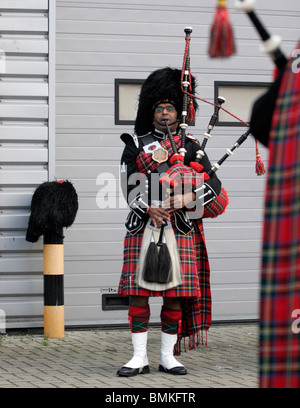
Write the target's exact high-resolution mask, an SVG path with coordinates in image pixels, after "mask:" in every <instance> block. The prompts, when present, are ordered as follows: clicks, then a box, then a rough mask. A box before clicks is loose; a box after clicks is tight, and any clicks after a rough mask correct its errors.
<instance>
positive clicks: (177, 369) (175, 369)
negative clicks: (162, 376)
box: [158, 364, 187, 375]
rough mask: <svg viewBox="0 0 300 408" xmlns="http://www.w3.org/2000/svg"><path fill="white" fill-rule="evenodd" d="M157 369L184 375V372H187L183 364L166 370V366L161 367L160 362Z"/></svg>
mask: <svg viewBox="0 0 300 408" xmlns="http://www.w3.org/2000/svg"><path fill="white" fill-rule="evenodd" d="M158 370H159V371H163V372H165V373H168V374H173V375H185V374H187V371H186V369H185V368H184V367H183V366H178V367H173V368H170V369H169V370H168V369H167V368H165V367H163V366H162V365H161V364H160V365H159V367H158Z"/></svg>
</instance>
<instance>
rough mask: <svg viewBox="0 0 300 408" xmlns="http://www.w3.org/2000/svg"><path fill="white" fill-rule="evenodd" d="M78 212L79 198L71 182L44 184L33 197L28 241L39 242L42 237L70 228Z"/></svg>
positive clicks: (49, 182) (27, 235)
mask: <svg viewBox="0 0 300 408" xmlns="http://www.w3.org/2000/svg"><path fill="white" fill-rule="evenodd" d="M77 210H78V196H77V193H76V190H75V188H74V187H73V185H72V183H71V182H70V181H68V180H66V181H46V182H44V183H42V184H41V185H40V186H38V188H37V189H36V190H35V192H34V194H33V196H32V200H31V214H30V217H29V222H28V228H27V233H26V241H29V242H37V240H38V239H39V237H40V236H41V235H45V234H49V233H53V232H54V233H58V232H59V231H60V230H61V229H62V228H63V227H66V228H68V227H70V226H71V225H72V224H73V222H74V220H75V217H76V214H77Z"/></svg>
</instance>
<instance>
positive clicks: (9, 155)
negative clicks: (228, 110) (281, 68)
mask: <svg viewBox="0 0 300 408" xmlns="http://www.w3.org/2000/svg"><path fill="white" fill-rule="evenodd" d="M213 3H215V2H212V1H211V0H202V1H201V3H200V2H198V1H196V0H187V1H185V2H184V4H183V3H182V2H181V1H179V0H173V1H172V2H171V3H170V4H162V2H161V1H158V0H152V1H151V2H149V1H148V0H130V1H129V0H122V1H118V2H115V1H112V2H106V1H102V0H89V1H79V0H76V1H71V0H57V1H56V54H55V59H56V116H55V121H54V119H52V120H50V121H49V122H48V121H47V112H48V110H47V102H48V100H47V92H51V91H52V90H53V87H52V86H53V82H52V83H51V81H50V87H48V85H47V83H46V81H47V79H48V78H49V65H48V62H47V60H46V58H47V56H48V52H49V50H48V45H49V44H50V45H51V42H50V43H48V38H47V37H46V36H47V31H48V14H47V10H48V1H46V0H28V1H26V2H22V1H21V0H0V9H1V12H2V13H1V14H2V15H1V16H0V22H1V26H0V31H1V34H2V37H0V44H1V45H0V48H2V49H4V50H5V52H6V63H7V68H6V69H7V72H6V73H5V74H1V79H2V81H1V82H0V87H2V88H1V91H0V92H1V94H2V95H6V96H7V97H6V98H5V99H3V100H5V101H6V104H1V105H0V116H1V117H2V119H1V120H2V124H1V129H0V130H1V135H0V139H1V141H0V143H1V145H2V146H1V147H0V155H1V159H0V161H1V169H0V188H1V191H0V200H1V202H0V211H1V214H0V229H1V231H0V232H1V236H0V251H1V253H0V273H1V274H0V279H1V282H0V283H1V286H0V294H1V303H0V309H4V310H5V312H6V314H7V317H8V327H22V326H30V327H33V326H36V325H41V324H42V315H41V314H42V259H41V242H40V243H39V244H38V245H36V246H32V244H29V243H26V242H25V240H24V236H25V229H26V225H27V220H28V214H29V211H28V206H29V203H30V198H31V193H32V190H33V188H34V187H35V186H36V185H38V184H39V183H40V182H43V181H45V179H47V177H48V173H49V171H48V167H47V166H48V165H49V164H50V178H52V177H53V175H54V170H53V164H54V163H53V161H52V162H51V161H50V163H48V162H47V160H48V158H47V157H48V156H47V153H46V152H47V151H48V152H49V145H48V142H49V143H50V156H51V157H52V159H53V158H54V153H53V142H54V138H52V137H50V138H49V132H50V133H51V126H54V123H56V150H55V156H56V161H55V165H56V166H55V175H56V177H58V178H68V179H71V180H72V181H73V183H74V185H75V187H76V189H77V192H78V194H79V212H78V216H77V218H76V221H75V223H74V225H73V226H72V227H71V228H70V229H69V230H67V231H66V232H65V315H66V324H67V325H91V324H118V323H126V322H127V311H126V310H117V311H103V310H102V294H106V293H113V291H114V290H116V289H117V286H118V281H119V276H120V271H121V266H122V250H123V237H124V233H125V229H124V226H123V222H124V220H125V217H126V215H127V210H126V209H124V208H121V209H118V208H115V209H114V208H109V209H99V207H98V206H97V194H98V192H99V191H100V190H101V188H102V186H103V185H102V184H101V183H102V181H101V176H102V175H103V174H104V173H109V174H111V176H110V179H111V180H110V182H111V183H113V182H114V181H115V180H117V179H118V173H119V168H118V164H119V159H120V156H121V152H122V149H123V145H122V144H121V141H120V138H119V136H120V134H121V133H122V132H123V131H131V130H132V126H127V127H124V126H116V125H115V118H114V112H115V101H114V91H115V90H114V83H115V79H116V78H128V79H145V78H146V77H147V76H148V74H149V73H150V72H151V71H152V70H154V69H156V68H159V67H162V66H166V65H171V66H177V67H181V63H182V57H183V49H184V32H183V29H184V27H185V26H186V25H191V26H193V28H194V31H193V34H192V43H191V65H192V71H193V73H194V75H195V76H196V77H197V79H198V83H199V88H198V93H199V95H200V96H201V97H203V98H205V99H207V100H209V101H213V98H214V81H246V82H269V81H270V80H271V71H272V68H273V67H272V64H271V62H270V61H269V59H268V57H266V56H265V55H263V54H261V53H260V51H259V45H260V40H259V39H258V36H257V34H256V32H255V30H254V29H253V27H252V26H251V24H250V23H249V21H248V20H247V18H246V16H244V15H243V14H242V13H240V12H237V11H236V10H235V9H234V1H233V0H232V1H229V2H228V7H229V8H230V11H231V20H232V23H233V26H234V28H235V35H236V37H237V45H238V54H237V55H236V56H235V57H233V58H232V59H230V60H223V61H220V60H210V59H209V58H208V57H207V53H206V49H207V45H208V34H209V27H210V24H211V21H212V18H213V15H214V7H215V4H213ZM274 3H275V4H274ZM53 4H55V2H54V1H53V2H52V0H51V2H50V6H51V7H53ZM51 7H50V10H51ZM257 9H258V12H259V15H260V16H261V17H262V19H263V20H264V21H265V22H266V24H267V26H268V27H269V29H270V31H271V32H274V34H279V35H281V36H282V37H283V40H284V42H283V45H284V49H285V50H286V51H287V52H288V53H290V52H291V51H292V49H293V47H295V43H296V41H297V39H298V36H299V33H298V21H299V2H298V0H286V1H285V2H284V3H281V2H274V1H271V0H265V1H264V2H258V3H257ZM22 24H25V28H24V27H23V26H22ZM20 27H21V28H20ZM55 59H54V55H52V58H51V59H50V66H51V64H53V61H54V60H55ZM17 83H18V84H22V86H17V85H16V84H17ZM25 85H26V86H27V88H26V87H24V86H25ZM30 85H32V86H30ZM7 87H10V88H7ZM2 89H3V90H4V91H2ZM5 89H6V90H5ZM8 89H10V90H9V91H8ZM41 90H42V91H41ZM13 107H16V110H15V112H17V114H11V116H9V111H10V109H9V108H13ZM33 112H34V114H33ZM49 112H50V114H52V115H53V109H52V108H51V105H50V111H49ZM211 114H212V107H210V106H209V105H206V104H204V103H200V111H199V114H198V117H197V126H196V128H195V130H193V132H194V134H195V136H197V137H199V138H200V139H201V140H202V133H203V132H204V131H205V130H206V127H207V124H208V121H209V118H210V116H211ZM35 115H37V116H35ZM4 119H5V120H4ZM47 124H48V126H46V125H47ZM12 129H14V130H13V131H12ZM241 131H242V128H234V127H222V128H215V130H214V133H213V138H212V139H211V140H210V141H209V145H208V148H207V151H208V153H209V156H210V158H211V160H212V161H215V160H218V159H219V158H220V157H221V156H222V155H223V154H224V152H225V150H226V148H228V147H231V146H232V143H233V142H234V141H235V140H236V139H237V137H239V136H240V134H241ZM3 149H5V150H3ZM12 149H13V152H12ZM29 152H30V155H29V154H26V153H29ZM261 154H262V156H263V158H264V159H266V154H267V152H266V151H265V150H264V149H263V148H261ZM254 158H255V148H254V143H253V140H252V139H249V140H248V141H247V142H246V143H245V145H244V146H243V147H241V148H240V150H239V151H237V153H236V154H235V155H234V156H233V157H232V158H231V159H230V161H228V162H227V163H226V164H225V165H224V167H223V168H222V170H220V172H219V176H220V178H221V179H222V181H223V185H224V187H225V188H226V189H227V191H228V193H229V198H230V205H229V208H228V210H227V211H226V213H225V214H224V215H223V216H222V217H220V218H219V219H216V220H207V221H206V222H205V230H206V239H207V247H208V252H209V256H210V264H211V270H212V279H211V280H212V290H213V317H214V319H215V320H219V319H228V320H231V319H248V318H256V317H257V308H258V296H259V292H258V289H259V261H260V237H261V221H262V207H263V191H264V184H265V177H261V178H257V176H256V175H255V173H254V161H255V159H254ZM51 166H52V168H51ZM98 176H99V177H98ZM106 177H107V176H106ZM116 196H117V197H118V198H119V197H120V192H119V191H117V193H116ZM122 203H123V202H122ZM159 302H160V301H159V300H155V301H154V303H153V308H152V319H154V320H155V319H156V318H157V316H158V315H159Z"/></svg>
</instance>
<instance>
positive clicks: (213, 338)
mask: <svg viewBox="0 0 300 408" xmlns="http://www.w3.org/2000/svg"><path fill="white" fill-rule="evenodd" d="M159 351H160V329H159V328H158V327H150V330H149V335H148V358H149V362H150V369H151V372H150V374H147V375H138V376H136V377H133V378H121V377H117V376H116V372H117V370H118V369H119V368H120V367H121V366H122V365H123V364H125V363H126V362H127V361H129V360H130V359H131V357H132V344H131V335H130V332H129V330H128V329H124V328H121V329H107V328H105V329H103V328H97V329H84V330H66V331H65V337H64V338H63V339H45V338H44V336H43V334H42V333H34V332H32V333H30V332H27V333H22V332H17V333H16V332H11V333H10V332H9V331H8V333H6V335H2V336H1V337H0V388H107V389H112V388H114V389H119V388H128V389H129V388H135V389H137V388H160V389H163V388H170V389H176V388H179V389H183V388H257V387H258V325H257V324H256V323H242V324H238V323H237V324H215V325H213V326H212V327H211V329H210V330H209V333H208V345H207V346H205V345H201V346H199V347H198V348H197V349H196V350H188V351H187V352H185V351H183V352H182V354H181V356H179V357H177V358H178V360H179V361H180V362H181V363H182V364H184V366H185V367H186V369H187V371H188V374H187V375H185V376H172V375H169V374H166V373H161V372H159V371H158V363H159Z"/></svg>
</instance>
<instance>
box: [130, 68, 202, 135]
mask: <svg viewBox="0 0 300 408" xmlns="http://www.w3.org/2000/svg"><path fill="white" fill-rule="evenodd" d="M191 82H192V86H191V88H192V89H191V90H190V91H189V93H191V94H195V89H196V81H195V78H194V77H192V81H191ZM191 99H193V100H192V101H190V102H192V103H193V108H194V110H195V111H196V110H197V108H198V104H197V101H196V100H195V99H194V98H191ZM164 101H165V102H170V103H172V104H173V105H174V106H175V107H176V110H177V112H178V115H179V117H180V115H181V113H182V105H183V91H182V88H181V70H179V69H176V68H171V67H166V68H161V69H158V70H156V71H154V72H152V73H151V74H150V75H149V77H148V78H147V79H146V80H145V82H144V83H143V85H142V88H141V92H140V96H139V105H138V111H137V116H136V120H135V133H136V134H137V135H138V136H141V135H144V134H146V133H148V132H150V131H152V130H153V108H154V106H155V105H156V104H157V103H159V102H164ZM188 106H189V103H188Z"/></svg>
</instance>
